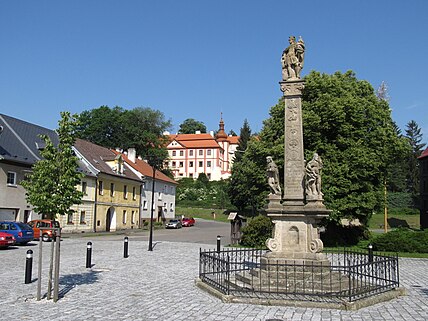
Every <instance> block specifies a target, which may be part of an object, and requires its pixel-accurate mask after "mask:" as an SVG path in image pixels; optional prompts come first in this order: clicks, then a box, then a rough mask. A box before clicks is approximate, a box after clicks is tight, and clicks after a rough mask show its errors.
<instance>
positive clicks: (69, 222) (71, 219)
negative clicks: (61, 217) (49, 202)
mask: <svg viewBox="0 0 428 321" xmlns="http://www.w3.org/2000/svg"><path fill="white" fill-rule="evenodd" d="M67 224H73V213H68V215H67Z"/></svg>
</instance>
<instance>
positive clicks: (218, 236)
mask: <svg viewBox="0 0 428 321" xmlns="http://www.w3.org/2000/svg"><path fill="white" fill-rule="evenodd" d="M220 240H221V235H217V253H220Z"/></svg>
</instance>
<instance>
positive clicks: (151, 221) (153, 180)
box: [149, 166, 156, 251]
mask: <svg viewBox="0 0 428 321" xmlns="http://www.w3.org/2000/svg"><path fill="white" fill-rule="evenodd" d="M155 175H156V167H155V166H153V176H152V204H151V209H150V233H149V251H153V211H154V205H155Z"/></svg>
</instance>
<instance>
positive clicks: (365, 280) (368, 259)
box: [199, 249, 399, 302]
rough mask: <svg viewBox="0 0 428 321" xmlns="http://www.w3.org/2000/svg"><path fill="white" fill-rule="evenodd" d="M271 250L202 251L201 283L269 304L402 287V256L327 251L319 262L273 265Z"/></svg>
mask: <svg viewBox="0 0 428 321" xmlns="http://www.w3.org/2000/svg"><path fill="white" fill-rule="evenodd" d="M266 254H267V251H266V250H257V249H224V250H222V251H214V250H208V251H202V250H200V260H199V278H200V279H201V281H202V282H204V283H206V284H208V285H210V286H211V287H212V288H214V289H216V290H218V291H220V292H221V293H223V294H226V295H233V296H237V297H256V298H266V299H294V300H296V299H297V300H314V298H315V297H316V298H317V299H316V300H320V299H322V300H326V301H337V300H346V301H349V302H352V301H356V300H359V299H362V298H366V297H369V296H372V295H375V294H378V293H381V292H385V291H388V290H392V289H394V288H397V287H398V286H399V270H398V257H397V256H396V255H394V256H391V255H382V254H378V253H375V254H374V253H373V252H370V253H369V252H367V251H364V250H361V251H355V250H352V251H351V250H346V249H345V250H343V251H340V252H339V251H329V252H327V251H326V252H324V259H322V260H319V261H313V262H310V263H308V261H306V262H305V261H297V260H296V261H292V260H289V259H288V260H287V259H284V260H279V259H275V260H271V259H268V258H267V257H266Z"/></svg>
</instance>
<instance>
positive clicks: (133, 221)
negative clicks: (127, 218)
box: [131, 211, 135, 224]
mask: <svg viewBox="0 0 428 321" xmlns="http://www.w3.org/2000/svg"><path fill="white" fill-rule="evenodd" d="M131 223H132V224H135V211H132V212H131Z"/></svg>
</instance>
